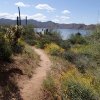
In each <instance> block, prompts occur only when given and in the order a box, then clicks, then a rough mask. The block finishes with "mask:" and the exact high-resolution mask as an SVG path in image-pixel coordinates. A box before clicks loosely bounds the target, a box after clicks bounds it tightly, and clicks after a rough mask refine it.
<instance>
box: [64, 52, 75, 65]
mask: <svg viewBox="0 0 100 100" xmlns="http://www.w3.org/2000/svg"><path fill="white" fill-rule="evenodd" d="M62 57H63V58H64V59H66V60H68V61H70V62H72V63H74V60H75V59H76V54H75V53H74V52H72V51H65V52H63V53H62Z"/></svg>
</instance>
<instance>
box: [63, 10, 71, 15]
mask: <svg viewBox="0 0 100 100" xmlns="http://www.w3.org/2000/svg"><path fill="white" fill-rule="evenodd" d="M69 13H71V12H70V11H69V10H63V11H62V14H69Z"/></svg>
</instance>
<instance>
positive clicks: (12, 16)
mask: <svg viewBox="0 0 100 100" xmlns="http://www.w3.org/2000/svg"><path fill="white" fill-rule="evenodd" d="M17 16H18V13H14V14H10V13H0V18H5V19H12V20H16V18H17ZM26 16H27V18H28V19H34V20H37V21H46V20H47V17H46V16H45V15H43V14H42V13H36V14H33V15H27V14H21V19H25V18H26Z"/></svg>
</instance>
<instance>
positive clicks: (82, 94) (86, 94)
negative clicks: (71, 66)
mask: <svg viewBox="0 0 100 100" xmlns="http://www.w3.org/2000/svg"><path fill="white" fill-rule="evenodd" d="M67 91H68V92H67V95H68V98H70V99H71V100H98V99H99V98H98V97H97V96H96V94H95V93H93V90H92V89H91V88H87V87H85V86H83V85H81V84H79V83H75V82H69V83H68V88H67Z"/></svg>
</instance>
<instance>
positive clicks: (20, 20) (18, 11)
mask: <svg viewBox="0 0 100 100" xmlns="http://www.w3.org/2000/svg"><path fill="white" fill-rule="evenodd" d="M18 12H19V25H21V16H20V8H19V7H18Z"/></svg>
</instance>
